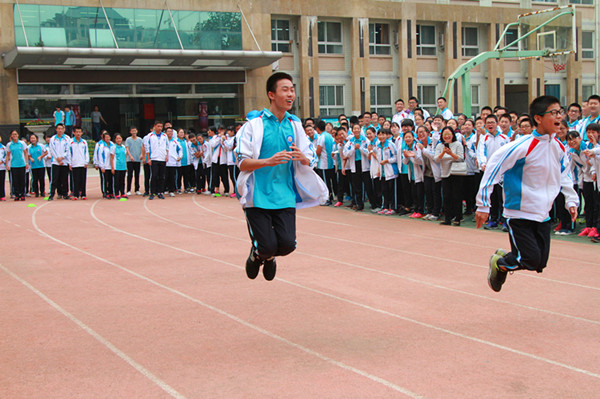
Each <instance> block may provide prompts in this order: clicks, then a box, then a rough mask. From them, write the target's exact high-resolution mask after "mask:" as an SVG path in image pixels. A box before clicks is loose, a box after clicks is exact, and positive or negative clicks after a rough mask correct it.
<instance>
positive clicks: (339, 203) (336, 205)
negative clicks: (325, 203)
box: [334, 201, 343, 208]
mask: <svg viewBox="0 0 600 399" xmlns="http://www.w3.org/2000/svg"><path fill="white" fill-rule="evenodd" d="M342 205H343V204H342V203H341V202H339V201H338V202H336V203H335V205H334V206H335V207H336V208H339V207H340V206H342Z"/></svg>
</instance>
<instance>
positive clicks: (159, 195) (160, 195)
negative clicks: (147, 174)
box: [157, 193, 165, 199]
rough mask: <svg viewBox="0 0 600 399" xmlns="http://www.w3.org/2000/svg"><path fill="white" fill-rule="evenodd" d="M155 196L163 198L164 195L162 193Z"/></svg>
mask: <svg viewBox="0 0 600 399" xmlns="http://www.w3.org/2000/svg"><path fill="white" fill-rule="evenodd" d="M157 197H158V198H160V199H165V196H164V195H162V193H160V194H158V195H157Z"/></svg>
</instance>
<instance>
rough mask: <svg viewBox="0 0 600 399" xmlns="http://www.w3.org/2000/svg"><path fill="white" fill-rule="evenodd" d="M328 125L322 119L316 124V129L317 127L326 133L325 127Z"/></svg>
mask: <svg viewBox="0 0 600 399" xmlns="http://www.w3.org/2000/svg"><path fill="white" fill-rule="evenodd" d="M326 125H327V124H326V123H325V121H324V120H322V119H320V120H319V121H318V122H317V124H316V127H317V129H318V130H320V131H322V132H324V131H325V126H326Z"/></svg>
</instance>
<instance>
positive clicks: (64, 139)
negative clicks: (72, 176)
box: [48, 123, 71, 201]
mask: <svg viewBox="0 0 600 399" xmlns="http://www.w3.org/2000/svg"><path fill="white" fill-rule="evenodd" d="M64 133H65V126H64V125H63V124H62V123H59V124H58V125H56V134H55V135H54V136H52V138H51V139H50V144H49V145H48V151H49V152H50V154H52V184H51V185H50V196H49V197H48V200H49V201H52V200H53V199H54V194H55V193H57V192H58V197H59V198H61V197H62V198H64V199H69V165H70V164H71V162H70V157H71V154H70V148H71V138H70V137H69V136H67V135H66V134H64Z"/></svg>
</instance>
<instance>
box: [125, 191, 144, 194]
mask: <svg viewBox="0 0 600 399" xmlns="http://www.w3.org/2000/svg"><path fill="white" fill-rule="evenodd" d="M128 195H129V194H128ZM135 195H142V193H140V192H139V191H136V192H135Z"/></svg>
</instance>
